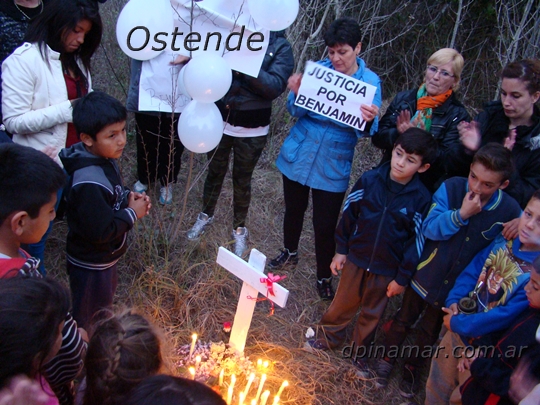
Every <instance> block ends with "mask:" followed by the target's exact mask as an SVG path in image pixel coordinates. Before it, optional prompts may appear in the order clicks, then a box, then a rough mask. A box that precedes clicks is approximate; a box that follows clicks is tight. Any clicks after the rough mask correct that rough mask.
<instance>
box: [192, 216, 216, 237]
mask: <svg viewBox="0 0 540 405" xmlns="http://www.w3.org/2000/svg"><path fill="white" fill-rule="evenodd" d="M212 222H214V217H209V216H208V215H207V214H205V213H204V212H200V213H199V215H197V220H196V221H195V224H194V225H193V226H192V227H191V229H190V230H189V231H187V235H186V236H187V238H188V239H189V240H197V239H199V238H200V237H201V235H202V234H203V233H204V232H205V230H206V227H207V226H208V225H210V224H211V223H212Z"/></svg>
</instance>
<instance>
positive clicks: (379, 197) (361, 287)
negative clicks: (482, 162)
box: [310, 128, 437, 377]
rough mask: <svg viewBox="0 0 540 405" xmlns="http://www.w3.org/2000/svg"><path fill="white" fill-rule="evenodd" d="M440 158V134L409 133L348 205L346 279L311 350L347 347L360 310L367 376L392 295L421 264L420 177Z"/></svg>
mask: <svg viewBox="0 0 540 405" xmlns="http://www.w3.org/2000/svg"><path fill="white" fill-rule="evenodd" d="M435 156H437V142H436V141H435V140H434V139H433V137H432V136H431V135H430V134H429V133H427V132H426V131H424V130H422V129H418V128H410V129H408V130H407V131H405V132H404V133H403V134H402V135H401V136H400V137H399V138H398V139H397V141H396V144H395V146H394V149H393V151H392V160H391V161H390V162H389V163H386V164H384V165H382V166H380V167H379V168H377V169H374V170H371V171H368V172H366V173H364V174H363V175H362V177H361V178H360V179H359V180H358V182H357V183H356V184H355V186H354V187H353V189H352V191H351V193H350V194H349V196H348V198H347V201H346V202H345V206H344V208H343V216H342V218H341V221H340V223H339V225H338V227H337V229H336V245H337V247H336V255H335V256H334V258H333V260H332V264H331V266H330V267H331V270H332V272H333V273H334V274H335V275H337V274H338V271H339V270H342V275H341V280H340V283H339V287H338V290H337V293H336V297H335V298H334V301H333V302H332V304H331V306H330V307H329V308H328V310H327V311H326V313H325V314H324V315H323V317H322V319H321V321H320V324H321V325H322V328H321V329H322V331H323V334H324V336H322V337H320V338H319V339H317V340H314V341H311V342H310V345H311V346H313V347H314V348H317V349H328V348H334V347H337V346H338V345H340V344H341V343H343V341H344V340H345V331H346V328H347V325H348V324H349V323H350V321H351V320H352V318H353V317H354V316H355V314H356V312H357V311H358V308H359V307H361V308H362V311H361V313H360V316H359V317H358V321H357V322H356V326H355V329H354V336H353V347H354V353H352V355H353V356H352V357H353V360H354V364H355V366H357V367H358V371H357V374H358V375H359V376H360V377H364V376H365V375H366V374H367V373H368V369H367V363H366V361H365V353H363V352H362V351H363V350H365V349H366V348H367V347H368V346H369V344H370V343H371V342H372V341H373V339H374V336H375V330H376V328H377V324H378V322H379V319H380V317H381V316H382V314H383V312H384V309H385V308H386V304H387V302H388V298H389V297H391V296H393V295H397V294H400V293H401V292H403V290H404V289H405V286H407V285H408V283H409V279H410V278H411V276H412V274H413V272H414V269H415V268H416V265H417V264H418V260H419V258H420V254H421V252H422V246H423V242H424V238H423V236H422V234H421V227H422V221H423V219H424V217H425V215H426V214H427V211H428V209H429V204H430V202H431V195H430V193H429V191H428V190H427V189H426V188H425V186H424V185H423V184H422V182H421V181H420V180H419V177H418V175H417V173H421V172H424V171H426V170H427V169H428V168H429V166H430V163H431V162H432V161H433V159H434V157H435Z"/></svg>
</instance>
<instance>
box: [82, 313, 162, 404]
mask: <svg viewBox="0 0 540 405" xmlns="http://www.w3.org/2000/svg"><path fill="white" fill-rule="evenodd" d="M162 364H163V360H162V356H161V342H160V337H159V331H158V330H157V328H156V327H155V326H153V325H152V324H151V323H150V322H149V321H148V320H147V319H146V318H145V317H144V316H142V315H140V314H137V313H135V312H134V311H133V310H126V311H124V312H122V313H120V314H115V315H112V316H110V317H108V318H106V319H104V320H101V321H98V322H97V323H96V324H95V326H94V333H93V335H92V338H91V339H90V343H89V345H88V353H87V355H86V390H85V393H84V400H83V404H84V405H117V404H118V405H120V404H124V402H125V398H126V396H127V395H128V394H129V393H130V392H131V390H132V389H134V388H135V387H136V386H137V385H138V384H139V382H141V381H142V380H143V379H144V378H146V377H148V376H152V375H155V374H158V373H159V371H160V370H161V367H162Z"/></svg>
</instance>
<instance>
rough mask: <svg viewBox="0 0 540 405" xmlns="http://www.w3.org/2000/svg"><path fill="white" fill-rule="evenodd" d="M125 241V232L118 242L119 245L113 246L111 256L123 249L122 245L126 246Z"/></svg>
mask: <svg viewBox="0 0 540 405" xmlns="http://www.w3.org/2000/svg"><path fill="white" fill-rule="evenodd" d="M126 239H127V232H126V233H124V235H123V236H122V241H121V242H120V244H118V245H116V246H114V250H113V251H112V252H111V256H112V255H114V254H115V253H117V252H118V251H119V250H120V249H122V248H123V247H124V245H125V244H126Z"/></svg>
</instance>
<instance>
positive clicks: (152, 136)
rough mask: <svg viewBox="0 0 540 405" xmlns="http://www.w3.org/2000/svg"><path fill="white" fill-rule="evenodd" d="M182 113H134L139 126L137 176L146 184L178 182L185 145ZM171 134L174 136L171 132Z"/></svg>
mask: <svg viewBox="0 0 540 405" xmlns="http://www.w3.org/2000/svg"><path fill="white" fill-rule="evenodd" d="M178 117H179V114H176V115H175V119H174V123H173V122H172V119H171V114H166V113H159V115H151V114H145V113H135V121H136V123H137V138H136V139H137V175H138V177H139V180H140V182H141V183H143V184H149V183H152V182H154V181H156V180H159V182H160V183H161V185H162V186H165V185H168V184H169V183H176V179H177V177H178V172H179V171H180V164H181V162H182V152H183V151H184V145H183V144H182V142H180V138H179V137H178V129H177V122H178ZM171 132H172V133H171Z"/></svg>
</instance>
